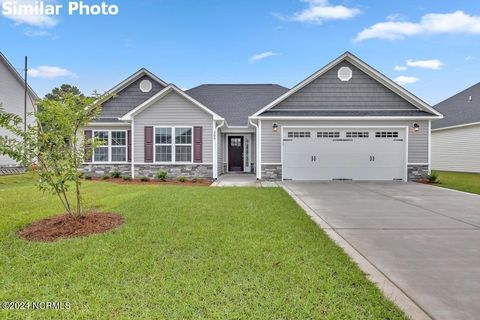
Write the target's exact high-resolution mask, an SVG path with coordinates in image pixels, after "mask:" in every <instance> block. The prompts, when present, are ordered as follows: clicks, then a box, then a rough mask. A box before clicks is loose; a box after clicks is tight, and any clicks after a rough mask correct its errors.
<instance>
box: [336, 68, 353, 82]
mask: <svg viewBox="0 0 480 320" xmlns="http://www.w3.org/2000/svg"><path fill="white" fill-rule="evenodd" d="M352 74H353V72H352V69H350V68H349V67H341V68H340V69H338V79H340V80H341V81H349V80H350V79H352Z"/></svg>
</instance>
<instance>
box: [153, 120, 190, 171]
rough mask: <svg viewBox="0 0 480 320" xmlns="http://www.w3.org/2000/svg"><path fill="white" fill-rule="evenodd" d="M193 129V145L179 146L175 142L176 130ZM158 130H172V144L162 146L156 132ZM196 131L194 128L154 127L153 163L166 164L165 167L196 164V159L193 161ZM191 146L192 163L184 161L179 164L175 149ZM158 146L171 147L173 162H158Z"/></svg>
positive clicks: (181, 144)
mask: <svg viewBox="0 0 480 320" xmlns="http://www.w3.org/2000/svg"><path fill="white" fill-rule="evenodd" d="M185 128H186V129H191V130H192V131H191V132H192V140H191V143H189V144H183V143H180V144H177V143H176V142H175V129H185ZM157 129H170V130H171V133H172V143H170V144H161V143H157V139H156V133H155V132H156V131H157ZM194 134H195V133H194V130H193V126H174V127H172V126H154V127H153V153H154V155H153V162H154V163H156V164H165V165H170V164H194V159H193V148H194V140H195V137H194ZM177 145H178V146H190V147H191V156H190V159H191V161H187V162H185V161H182V162H177V161H176V159H175V156H176V150H175V147H176V146H177ZM157 146H171V147H172V161H157Z"/></svg>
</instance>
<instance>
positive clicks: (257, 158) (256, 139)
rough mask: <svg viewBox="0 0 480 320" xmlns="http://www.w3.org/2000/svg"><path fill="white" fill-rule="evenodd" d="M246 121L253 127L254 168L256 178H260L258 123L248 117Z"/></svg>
mask: <svg viewBox="0 0 480 320" xmlns="http://www.w3.org/2000/svg"><path fill="white" fill-rule="evenodd" d="M248 122H249V123H250V124H251V125H252V126H254V127H255V143H256V145H255V150H256V153H255V165H256V166H257V169H256V170H255V171H256V174H257V180H260V172H261V168H260V161H259V159H260V152H261V151H262V149H261V148H260V143H259V142H260V141H259V140H260V139H259V137H260V130H259V129H258V125H257V124H256V123H254V122H253V121H252V119H251V118H248Z"/></svg>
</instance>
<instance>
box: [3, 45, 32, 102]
mask: <svg viewBox="0 0 480 320" xmlns="http://www.w3.org/2000/svg"><path fill="white" fill-rule="evenodd" d="M0 62H2V63H3V64H4V65H5V66H6V67H7V69H8V70H9V71H10V73H11V74H12V75H13V77H14V78H15V79H16V80H17V81H18V82H20V84H21V85H22V86H25V79H23V78H22V76H21V75H20V74H19V73H18V71H17V70H16V69H15V67H14V66H12V64H11V63H10V61H8V59H7V57H5V56H4V55H3V53H2V52H0ZM27 91H28V95H29V96H30V99H32V100H37V99H39V97H38V96H37V94H36V93H35V91H33V89H32V88H31V87H30V86H29V85H28V84H27ZM32 102H33V101H32Z"/></svg>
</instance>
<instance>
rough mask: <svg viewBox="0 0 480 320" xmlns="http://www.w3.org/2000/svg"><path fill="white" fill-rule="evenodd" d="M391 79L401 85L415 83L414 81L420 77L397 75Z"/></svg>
mask: <svg viewBox="0 0 480 320" xmlns="http://www.w3.org/2000/svg"><path fill="white" fill-rule="evenodd" d="M393 80H394V81H395V82H396V83H398V84H399V85H401V86H403V85H406V84H412V83H415V82H417V81H419V80H420V79H418V78H415V77H409V76H399V77H396V78H395V79H393Z"/></svg>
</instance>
